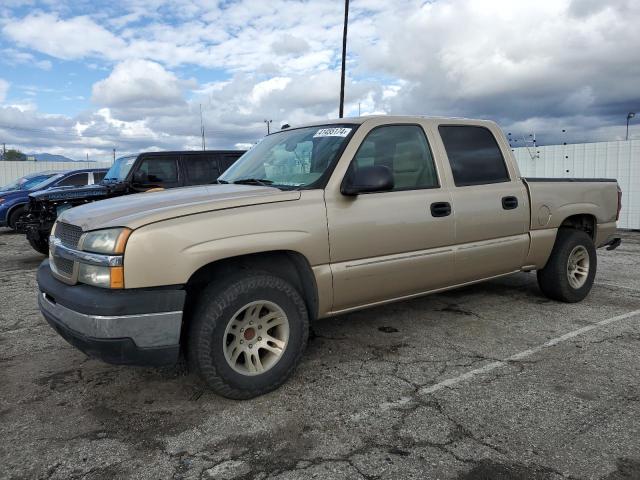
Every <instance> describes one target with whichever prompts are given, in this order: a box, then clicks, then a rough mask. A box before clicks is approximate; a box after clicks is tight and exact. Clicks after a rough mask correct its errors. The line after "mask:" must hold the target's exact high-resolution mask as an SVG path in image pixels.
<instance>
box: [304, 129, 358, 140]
mask: <svg viewBox="0 0 640 480" xmlns="http://www.w3.org/2000/svg"><path fill="white" fill-rule="evenodd" d="M350 133H351V129H350V128H321V129H320V130H318V131H317V132H316V134H315V135H314V136H313V138H317V137H346V136H347V135H349V134H350Z"/></svg>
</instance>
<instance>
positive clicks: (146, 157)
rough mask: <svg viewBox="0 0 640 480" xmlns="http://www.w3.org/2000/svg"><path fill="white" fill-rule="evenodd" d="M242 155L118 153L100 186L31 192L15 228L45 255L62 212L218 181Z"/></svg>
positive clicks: (223, 152)
mask: <svg viewBox="0 0 640 480" xmlns="http://www.w3.org/2000/svg"><path fill="white" fill-rule="evenodd" d="M243 153H244V151H240V150H205V151H182V152H144V153H140V154H138V155H130V156H126V157H120V158H118V159H116V161H115V162H114V163H113V165H112V166H111V168H110V169H109V171H108V172H107V174H106V175H105V177H104V179H103V180H102V181H101V182H100V183H99V184H97V185H90V186H87V187H81V188H73V189H68V188H54V189H50V190H46V191H43V192H38V193H34V194H31V195H29V204H28V207H27V209H26V211H25V214H24V215H23V216H22V217H21V218H20V221H19V222H18V224H17V228H18V230H19V231H22V232H24V233H26V234H27V239H28V240H29V243H30V244H31V246H32V247H33V248H34V250H36V251H38V252H40V253H42V254H45V255H46V254H47V253H48V248H49V235H50V233H51V228H52V227H53V224H54V223H55V221H56V218H57V217H58V215H60V213H62V212H63V211H64V210H66V209H68V208H71V207H75V206H78V205H83V204H85V203H89V202H95V201H97V200H104V199H106V198H113V197H119V196H122V195H129V194H132V193H140V192H146V191H149V190H152V189H165V188H176V187H185V186H191V185H204V184H207V183H214V182H215V181H216V179H217V178H218V176H220V175H221V174H222V172H224V171H225V170H226V169H227V168H229V167H230V166H231V165H232V164H233V163H234V162H235V161H236V160H237V159H238V158H240V157H241V156H242V154H243Z"/></svg>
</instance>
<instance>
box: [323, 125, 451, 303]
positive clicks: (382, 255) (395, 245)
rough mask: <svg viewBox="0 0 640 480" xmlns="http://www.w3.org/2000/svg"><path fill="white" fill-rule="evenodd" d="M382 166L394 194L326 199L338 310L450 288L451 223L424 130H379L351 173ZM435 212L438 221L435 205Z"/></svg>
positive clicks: (368, 139) (445, 194) (369, 137)
mask: <svg viewBox="0 0 640 480" xmlns="http://www.w3.org/2000/svg"><path fill="white" fill-rule="evenodd" d="M371 165H384V166H386V167H387V168H389V169H390V170H391V171H392V173H393V177H394V182H395V187H394V189H393V190H392V191H387V192H378V193H368V194H361V195H358V196H356V197H347V196H341V195H327V196H326V202H327V217H328V227H329V244H330V250H331V269H332V273H333V287H334V288H333V290H334V304H333V311H341V310H345V309H349V308H353V307H357V306H363V305H367V304H372V303H377V302H380V301H383V300H390V299H395V298H401V297H406V296H410V295H413V294H417V293H421V292H424V291H427V290H429V289H431V288H436V287H437V286H441V285H442V284H447V283H449V281H450V278H451V274H452V267H453V253H452V247H451V245H452V243H453V238H454V230H453V216H452V215H451V214H447V211H446V210H447V208H446V206H447V205H449V204H450V201H451V199H450V197H449V192H448V191H447V190H446V189H443V188H441V182H440V180H439V175H438V171H437V168H436V164H435V162H434V159H433V155H432V152H431V148H430V146H429V142H428V140H427V137H426V136H425V132H424V130H423V128H422V127H421V126H419V125H402V124H399V125H385V126H380V127H377V128H373V129H372V130H371V131H370V132H369V133H368V134H367V136H366V137H365V138H364V140H363V142H362V144H361V145H360V147H359V149H358V151H357V153H356V154H355V156H354V158H353V160H352V162H351V165H350V167H349V169H350V170H349V171H348V172H347V175H349V173H350V171H351V170H352V169H357V168H359V167H363V166H371ZM433 205H434V206H435V210H434V212H435V216H434V214H432V206H433Z"/></svg>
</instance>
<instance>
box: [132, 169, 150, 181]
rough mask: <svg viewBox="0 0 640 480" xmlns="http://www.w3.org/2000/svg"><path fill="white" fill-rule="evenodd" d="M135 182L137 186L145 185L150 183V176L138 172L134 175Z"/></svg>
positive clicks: (140, 171)
mask: <svg viewBox="0 0 640 480" xmlns="http://www.w3.org/2000/svg"><path fill="white" fill-rule="evenodd" d="M132 180H133V182H132V183H134V184H136V185H145V184H146V183H148V182H149V176H148V175H147V174H146V173H144V172H143V171H142V170H137V171H135V172H134V173H133V179H132Z"/></svg>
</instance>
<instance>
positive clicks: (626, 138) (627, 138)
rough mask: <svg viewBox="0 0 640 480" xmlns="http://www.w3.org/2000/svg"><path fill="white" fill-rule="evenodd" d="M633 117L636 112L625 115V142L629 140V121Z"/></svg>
mask: <svg viewBox="0 0 640 480" xmlns="http://www.w3.org/2000/svg"><path fill="white" fill-rule="evenodd" d="M635 116H636V112H629V113H627V136H626V137H625V140H629V120H631V119H632V118H633V117H635Z"/></svg>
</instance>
